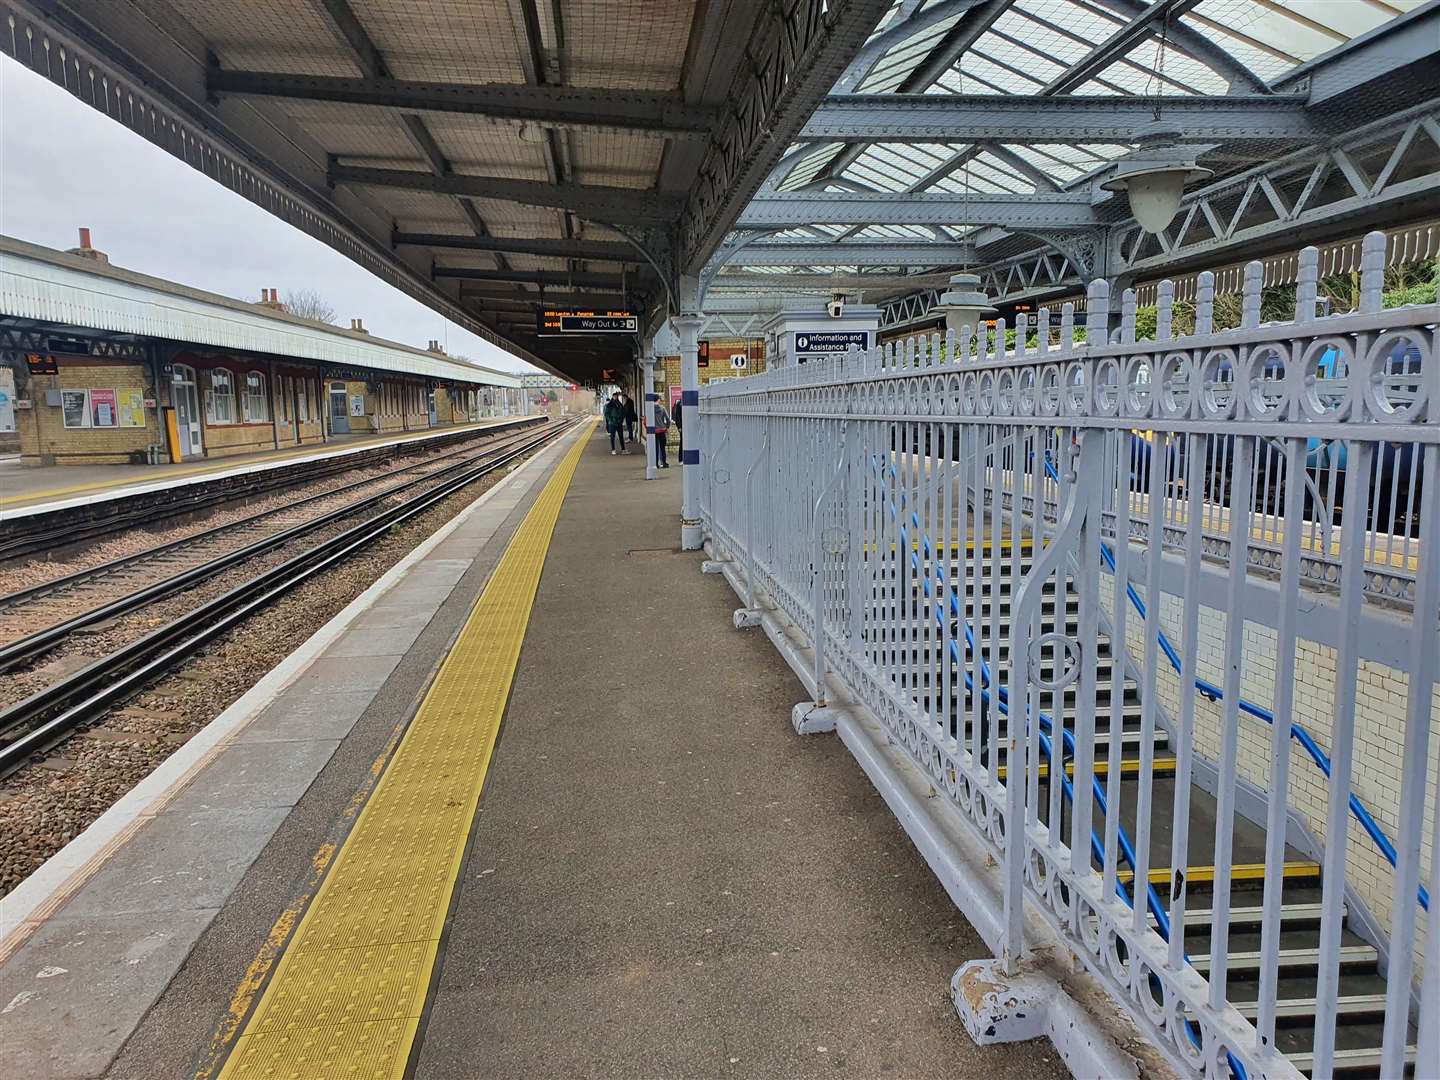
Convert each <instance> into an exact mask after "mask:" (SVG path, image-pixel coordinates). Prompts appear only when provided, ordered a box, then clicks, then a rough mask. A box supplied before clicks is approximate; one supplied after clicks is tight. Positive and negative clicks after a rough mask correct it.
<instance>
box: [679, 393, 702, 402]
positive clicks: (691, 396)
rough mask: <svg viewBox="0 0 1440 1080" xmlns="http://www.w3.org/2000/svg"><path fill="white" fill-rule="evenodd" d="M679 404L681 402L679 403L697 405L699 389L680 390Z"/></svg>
mask: <svg viewBox="0 0 1440 1080" xmlns="http://www.w3.org/2000/svg"><path fill="white" fill-rule="evenodd" d="M680 404H681V405H699V404H700V391H699V390H681V391H680Z"/></svg>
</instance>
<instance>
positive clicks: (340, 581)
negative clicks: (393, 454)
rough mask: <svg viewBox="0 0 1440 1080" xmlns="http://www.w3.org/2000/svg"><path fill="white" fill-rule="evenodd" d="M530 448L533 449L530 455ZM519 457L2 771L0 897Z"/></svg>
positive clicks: (510, 468) (465, 505)
mask: <svg viewBox="0 0 1440 1080" xmlns="http://www.w3.org/2000/svg"><path fill="white" fill-rule="evenodd" d="M531 456H533V451H532V453H531V454H527V455H526V457H525V459H523V460H528V459H529V457H531ZM522 463H523V461H521V462H515V463H513V464H512V465H511V466H509V467H507V468H506V469H503V470H501V471H499V472H497V473H492V474H490V475H489V476H486V477H484V478H482V479H481V480H478V481H476V482H475V483H473V484H471V485H470V486H469V487H467V488H465V489H464V491H463V492H461V493H459V494H457V495H456V496H455V497H452V498H450V499H447V500H446V501H445V502H444V503H442V504H441V505H440V506H437V507H435V508H434V509H432V510H429V511H427V512H426V513H424V514H421V515H420V516H419V517H417V518H414V519H412V520H411V521H409V522H406V523H405V524H404V525H403V526H401V527H399V528H397V529H395V530H394V531H393V532H391V533H390V534H389V535H387V536H386V537H385V538H384V539H382V540H380V541H378V542H376V543H375V544H374V546H372V547H371V548H369V549H368V550H367V551H365V552H363V553H361V554H359V555H357V556H355V557H354V558H352V559H349V560H346V562H345V563H344V564H343V565H341V566H339V567H336V568H335V569H333V570H330V571H328V572H326V573H324V574H322V575H320V576H319V577H318V578H314V579H312V580H310V581H308V582H306V583H305V584H304V585H302V586H301V587H300V588H298V589H296V590H295V591H294V592H292V593H291V594H290V595H289V596H287V597H286V598H285V599H283V600H281V601H279V602H278V603H276V604H275V605H274V606H272V607H270V608H268V609H266V610H265V611H263V612H261V613H260V614H258V615H256V616H255V617H254V618H252V619H249V620H247V621H246V622H245V623H244V624H243V625H242V626H240V627H239V628H237V629H236V630H234V631H233V632H232V633H230V634H228V635H226V636H225V637H223V638H221V639H220V640H219V641H216V642H214V643H212V644H211V645H210V646H209V647H208V648H206V649H205V650H204V651H203V652H201V653H200V654H199V655H198V656H196V657H195V658H194V659H193V660H192V661H191V662H190V663H189V664H188V665H187V666H186V667H185V668H183V669H182V670H180V671H178V672H175V673H173V674H171V675H169V676H167V677H166V678H164V679H162V680H161V681H160V682H158V683H157V684H155V686H153V687H152V688H151V689H149V690H147V691H145V692H144V693H143V694H141V695H140V696H139V697H137V698H135V699H133V700H132V701H130V702H129V703H128V704H127V705H125V706H123V707H121V708H118V709H116V710H113V711H112V712H111V713H110V714H109V715H108V716H106V717H104V718H103V719H101V720H99V721H96V722H95V723H94V724H92V725H90V726H89V727H88V728H86V729H84V730H83V731H81V732H80V733H78V734H77V735H76V736H75V737H73V738H71V739H70V740H69V741H68V742H66V743H64V744H62V745H61V746H59V747H57V748H56V749H55V750H53V751H51V754H50V756H49V757H47V758H45V759H43V760H41V761H37V762H32V763H30V764H28V765H26V766H25V767H23V768H21V769H19V770H18V771H16V772H15V773H13V774H12V775H11V776H9V777H7V778H6V779H4V780H0V897H3V896H5V895H6V894H7V893H9V892H10V890H11V889H13V888H15V886H16V885H18V884H19V883H20V882H21V881H23V880H24V879H25V878H26V877H27V876H28V875H29V874H30V873H31V872H33V871H34V870H35V869H36V868H37V867H38V866H40V864H41V863H43V862H44V861H45V860H46V859H48V858H49V857H50V856H51V855H53V854H55V852H57V851H59V850H60V848H62V847H64V846H65V844H67V843H69V842H70V840H72V839H74V837H76V836H77V835H79V834H80V833H81V832H82V831H83V830H84V829H85V828H86V827H87V826H88V825H90V823H91V822H93V821H94V820H95V819H96V818H97V817H99V816H100V815H101V814H102V813H104V812H105V811H106V810H108V809H109V808H110V806H111V805H112V804H113V803H115V801H116V800H117V799H119V798H120V797H121V796H122V795H124V794H125V792H127V791H129V790H130V788H132V787H134V786H135V784H137V783H138V782H139V781H140V780H141V779H143V778H144V777H145V776H146V775H147V774H148V773H150V772H151V770H153V769H154V768H155V767H156V766H157V765H159V764H160V763H161V762H162V761H164V760H165V759H166V758H167V757H169V756H170V754H172V753H173V752H174V751H175V750H176V749H177V748H178V747H180V746H183V745H184V744H185V743H186V741H188V740H189V738H190V736H192V735H194V734H195V733H196V732H197V731H199V730H200V729H201V728H203V727H204V726H205V725H206V724H208V723H209V722H210V721H211V720H213V719H214V718H215V717H216V716H218V715H220V713H221V712H223V711H224V710H225V709H226V708H227V707H228V706H229V705H230V704H231V703H232V702H234V701H235V700H236V699H237V698H239V697H240V696H241V695H242V694H244V693H245V692H246V691H247V690H249V689H250V688H251V687H252V686H254V685H255V683H256V682H258V681H259V680H260V678H261V677H262V676H263V675H265V673H266V672H268V671H269V670H270V669H271V668H273V667H274V666H275V665H276V664H278V663H279V662H280V661H281V660H283V659H284V658H285V657H286V656H288V655H289V654H290V653H292V652H294V651H295V649H297V648H298V647H299V646H300V645H301V644H302V643H303V642H304V641H305V640H306V638H308V637H309V636H310V635H311V634H312V633H313V632H314V631H315V630H316V629H317V628H319V627H320V626H322V625H323V624H324V623H325V622H327V621H328V620H329V619H330V618H332V617H333V616H334V615H335V614H336V613H337V612H339V611H340V610H341V609H342V608H344V607H345V605H346V604H348V603H349V602H350V601H351V600H353V599H355V597H356V596H358V595H360V593H362V592H364V591H365V590H366V589H367V588H369V587H370V585H371V583H373V582H374V581H375V580H376V579H377V578H379V577H380V576H381V575H382V574H384V573H385V571H386V570H388V569H389V568H390V567H392V566H393V565H395V563H397V562H398V561H399V560H400V559H401V558H403V557H404V556H405V555H406V554H407V553H408V552H410V551H411V550H412V549H413V548H414V547H415V546H416V545H417V544H419V543H420V542H421V541H422V540H423V539H424V538H425V537H427V536H428V535H430V534H431V533H432V532H434V531H435V530H436V529H438V528H439V527H440V526H441V525H443V524H445V522H447V521H449V520H450V519H451V518H453V517H454V516H455V515H456V514H458V513H460V511H462V510H463V509H465V507H467V506H469V505H470V504H471V503H472V502H474V501H475V499H477V498H479V496H480V495H482V494H483V493H484V492H485V491H487V490H488V489H489V488H491V487H493V486H494V485H495V484H496V483H498V482H499V481H500V480H502V479H503V478H504V477H505V476H506V475H508V474H509V473H510V472H511V471H513V469H514V468H515V467H516V466H517V465H519V464H522ZM190 603H193V598H192V599H191V601H190ZM157 625H158V623H157ZM7 696H8V694H7Z"/></svg>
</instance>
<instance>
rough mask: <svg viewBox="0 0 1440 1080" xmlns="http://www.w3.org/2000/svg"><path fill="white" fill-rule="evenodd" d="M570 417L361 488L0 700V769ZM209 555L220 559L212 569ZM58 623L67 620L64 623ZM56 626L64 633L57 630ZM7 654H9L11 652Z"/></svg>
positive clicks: (151, 592) (22, 645)
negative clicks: (251, 564) (222, 584)
mask: <svg viewBox="0 0 1440 1080" xmlns="http://www.w3.org/2000/svg"><path fill="white" fill-rule="evenodd" d="M573 426H574V422H568V423H559V424H554V425H547V426H546V427H545V428H544V429H543V430H539V431H534V430H532V431H526V432H523V433H521V434H519V435H518V436H515V437H512V438H509V439H507V440H505V442H504V445H503V446H498V445H495V444H491V445H489V446H488V447H487V448H486V450H485V451H483V452H482V453H480V454H477V455H475V456H474V457H473V458H470V459H467V460H465V461H462V462H459V463H456V464H455V465H452V466H449V467H447V468H445V469H443V470H441V472H440V473H436V474H431V475H428V476H425V477H423V478H420V479H419V480H415V481H410V482H407V483H406V484H404V485H402V486H401V488H398V489H397V488H392V489H390V490H388V491H386V492H383V493H380V494H379V495H376V496H371V497H367V499H366V500H364V503H365V506H367V507H377V509H376V512H375V513H373V514H370V515H368V516H366V517H365V518H364V519H363V520H361V521H358V522H355V523H353V524H350V525H347V526H346V527H345V528H343V529H342V530H341V531H339V532H335V533H330V534H328V535H326V536H324V537H323V538H320V539H318V540H316V542H314V543H311V544H309V545H308V546H305V547H303V549H302V550H300V551H298V552H296V553H295V554H292V555H289V556H288V557H286V558H285V559H284V560H283V561H282V562H280V563H278V564H276V565H274V566H271V567H269V568H268V569H265V570H262V571H261V572H259V573H257V574H255V575H253V576H252V577H250V578H248V579H247V580H245V581H244V582H242V583H240V584H239V585H236V586H235V587H233V588H230V589H228V590H226V591H225V592H224V593H222V594H220V595H218V596H215V597H212V598H211V599H209V600H206V601H204V602H202V603H200V604H199V605H197V606H196V607H194V608H191V609H190V610H188V611H186V612H185V613H184V614H182V615H180V616H178V617H176V618H174V619H171V620H170V621H169V622H166V623H165V624H164V625H161V626H159V627H157V628H156V629H154V630H151V631H149V632H148V633H146V634H144V635H143V636H141V637H139V638H137V639H135V640H133V641H130V642H127V643H125V644H124V645H121V646H120V647H118V648H116V649H114V650H112V651H111V652H109V653H107V654H106V655H104V656H101V657H98V658H96V659H95V660H93V661H91V662H89V663H87V664H85V665H84V666H83V667H81V668H79V669H78V670H75V671H72V672H70V673H69V674H66V675H64V676H62V677H61V678H59V679H57V680H56V681H54V682H52V683H50V684H49V685H47V686H45V687H44V688H42V689H40V690H38V691H36V692H35V693H32V694H31V695H30V696H28V697H26V698H25V699H23V700H21V701H18V702H15V703H14V704H12V705H10V706H8V707H6V708H3V709H0V777H3V776H7V775H9V774H10V773H11V772H13V771H14V770H15V769H17V768H18V767H19V766H20V765H22V764H23V763H24V762H25V761H26V760H28V759H29V758H30V757H31V755H33V754H37V753H41V752H43V751H46V750H49V749H52V748H53V747H55V746H56V745H58V744H59V743H61V742H63V741H64V740H65V739H66V738H67V737H68V736H69V735H70V734H71V733H72V732H73V731H75V730H76V729H77V728H78V727H80V726H82V725H84V724H86V723H87V722H89V721H91V720H93V719H96V718H98V717H99V716H102V715H104V713H105V712H107V711H108V710H109V709H110V708H111V707H112V706H114V705H115V704H117V703H119V702H121V701H123V700H125V699H126V698H128V697H130V696H132V695H133V694H135V693H136V692H138V691H139V690H141V689H143V688H144V687H145V686H147V685H148V684H150V683H152V682H154V681H155V680H156V679H158V678H159V677H161V676H162V675H165V674H167V673H169V672H171V671H174V670H175V669H177V668H179V667H181V666H183V665H184V664H185V663H186V662H187V661H188V660H189V659H190V658H191V657H193V656H194V655H195V654H196V653H197V652H198V651H200V650H201V649H203V648H204V647H205V646H206V645H208V644H209V643H210V642H212V641H214V640H215V639H216V638H218V637H220V636H222V635H224V634H225V633H227V632H228V631H230V630H231V629H233V628H234V627H236V626H237V625H239V624H240V623H242V622H244V620H245V619H247V618H248V617H249V616H250V615H252V614H254V613H255V612H257V611H260V610H262V609H264V608H265V607H268V606H269V605H270V604H272V603H274V602H275V601H276V600H278V599H280V598H281V597H283V596H284V595H286V594H287V593H288V592H290V591H292V590H293V589H295V588H296V587H298V586H300V585H301V584H303V583H305V582H306V581H309V580H310V579H312V578H313V577H315V576H316V575H318V574H321V573H323V572H324V571H326V570H329V569H331V568H333V567H335V566H336V565H338V564H340V563H342V562H343V561H344V560H345V559H347V558H349V557H350V556H352V555H354V554H355V553H357V552H359V551H362V550H363V549H365V548H366V547H368V546H369V545H370V544H372V543H374V542H375V541H377V540H379V539H380V538H382V537H383V536H384V535H385V534H386V533H388V532H389V531H390V530H391V529H393V528H395V527H397V526H398V525H401V524H402V523H404V522H405V521H408V520H409V519H411V518H413V517H415V516H417V515H419V514H422V513H424V512H425V511H427V510H430V509H431V508H433V507H435V506H437V505H438V504H440V503H441V502H443V501H444V500H446V499H448V498H449V497H450V496H451V495H453V494H455V493H456V492H458V491H460V490H462V489H463V488H465V487H467V486H468V485H470V484H472V483H474V482H476V481H477V480H479V479H481V478H482V477H484V476H487V475H489V474H491V473H493V472H496V471H497V470H499V469H502V468H504V467H505V466H506V465H508V464H510V463H512V462H514V461H515V460H517V459H518V458H520V457H523V456H524V455H526V454H528V453H531V452H532V451H534V450H537V449H539V448H540V447H541V446H543V445H545V444H547V443H549V442H551V441H552V440H554V439H555V438H558V437H559V436H560V435H562V434H564V433H565V432H567V431H569V430H571V429H572V428H573ZM437 481H438V482H437ZM415 487H423V488H424V490H419V491H412V490H410V489H412V488H415ZM402 490H403V491H404V492H405V496H404V498H402V499H401V501H399V502H397V503H394V504H393V505H388V506H381V505H379V504H381V503H382V502H384V501H388V500H392V499H394V498H395V496H396V495H397V494H400V493H401V491H402ZM355 512H357V510H356V509H355V508H354V507H351V508H347V513H346V514H344V515H338V514H337V515H335V516H332V515H329V514H327V515H323V516H324V517H325V518H326V521H325V524H331V523H333V521H334V520H335V518H336V517H338V516H348V515H349V514H353V513H355ZM318 522H319V519H317V520H316V521H314V522H310V523H307V526H308V527H307V529H306V531H307V532H312V533H313V532H315V531H317V530H320V529H321V525H320V524H319V523H318ZM297 535H300V534H297ZM295 538H296V536H287V537H286V539H285V540H284V541H278V540H275V541H274V542H269V541H264V542H263V543H266V544H267V546H266V548H265V550H266V551H271V550H273V549H274V548H275V547H277V546H278V544H279V543H282V542H289V541H291V540H294V539H295ZM271 540H274V538H273V537H272V538H271ZM251 546H252V547H253V546H254V545H251ZM239 554H240V553H239V552H231V553H229V554H227V555H222V556H220V557H219V558H218V559H215V560H211V562H210V563H206V564H202V565H201V566H198V567H192V568H190V569H187V570H186V571H184V572H182V574H179V575H176V578H177V579H181V578H183V579H184V580H183V581H181V582H180V583H179V584H176V583H174V580H166V581H162V582H159V583H156V585H154V586H150V587H147V588H146V589H142V590H139V591H137V592H136V593H134V594H132V595H131V596H128V597H124V598H121V600H120V601H116V602H115V603H116V604H125V605H126V607H125V611H127V612H128V611H135V610H138V609H139V608H142V607H144V606H146V605H148V604H151V603H154V602H156V601H157V600H158V599H159V598H160V597H161V596H168V595H171V594H173V593H175V592H177V591H179V590H180V589H184V588H187V587H192V586H193V584H194V583H195V582H196V581H198V580H201V579H202V578H203V577H213V576H214V575H215V574H216V573H219V572H220V571H221V570H224V569H229V568H230V567H233V566H235V565H238V564H239V563H240V562H243V561H244V559H243V558H237V556H238V555H239ZM255 554H257V553H256V552H250V553H249V554H248V555H246V556H244V558H251V557H254V555H255ZM214 563H223V564H224V565H223V566H221V567H219V568H218V569H216V568H214V565H213V564H214ZM112 607H113V605H105V606H103V607H102V608H98V609H95V611H92V612H88V613H86V614H85V615H83V616H80V617H78V619H71V620H67V621H66V622H63V623H59V624H56V625H55V626H52V627H49V628H47V629H46V630H45V631H42V632H41V635H43V636H44V638H45V639H46V640H48V641H49V644H45V645H43V646H41V645H40V644H38V643H35V642H31V643H28V644H27V639H20V640H18V641H15V642H12V643H11V644H10V646H7V648H8V649H11V650H12V652H13V654H14V655H15V656H16V657H22V656H33V655H36V654H37V653H38V652H39V651H43V650H44V649H47V648H53V647H54V645H55V644H57V643H58V642H59V641H61V640H63V639H64V637H65V636H67V635H68V634H69V633H73V632H74V630H76V629H78V628H79V625H77V622H78V621H79V620H83V621H84V623H85V624H87V625H88V624H89V623H91V622H98V621H101V620H104V619H109V618H113V617H115V615H116V614H119V613H120V612H119V611H116V610H111V608H112ZM67 627H68V629H65V628H67ZM62 629H64V633H61V632H60V631H61V630H62ZM32 636H35V637H39V636H40V635H32ZM10 662H11V663H12V664H13V663H18V659H16V660H11V661H10Z"/></svg>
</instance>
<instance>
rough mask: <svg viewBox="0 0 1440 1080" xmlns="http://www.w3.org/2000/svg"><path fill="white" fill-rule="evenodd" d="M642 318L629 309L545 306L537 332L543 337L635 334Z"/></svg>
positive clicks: (540, 315) (539, 319)
mask: <svg viewBox="0 0 1440 1080" xmlns="http://www.w3.org/2000/svg"><path fill="white" fill-rule="evenodd" d="M639 330H640V318H639V316H638V315H635V314H634V313H633V312H629V311H577V310H572V309H568V308H566V309H561V308H545V309H543V310H542V311H541V312H540V314H539V318H538V326H537V332H538V333H539V335H540V336H541V337H560V336H562V335H565V334H635V333H638V332H639Z"/></svg>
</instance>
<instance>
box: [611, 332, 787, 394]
mask: <svg viewBox="0 0 1440 1080" xmlns="http://www.w3.org/2000/svg"><path fill="white" fill-rule="evenodd" d="M745 344H746V342H745V339H744V338H741V339H738V340H721V339H718V338H717V339H713V340H711V342H710V366H709V367H702V368H701V369H700V385H701V386H705V385H708V384H709V383H711V382H714V381H717V380H720V379H735V378H743V377H744V376H746V375H759V374H760V373H761V372H762V371H764V370H765V347H764V345H763V343H761V342H759V341H756V342H755V343H754V344H753V345H752V346H751V354H752V355H751V358H750V366H749V367H748V368H745V369H744V370H742V371H737V370H736V369H735V368H732V367H731V366H730V356H731V354H732V353H743V352H744V351H745ZM661 359H662V360H663V361H664V363H663V365H662V368H661V370H662V371H663V382H662V381H661V380H660V379H659V378H657V380H656V383H657V385H656V388H655V392H656V393H657V394H659V395H660V400H661V401H663V402H664V403H665V406H666V408H669V406H670V388H671V387H672V386H679V385H680V357H678V356H666V357H662V358H661ZM637 400H638V399H637Z"/></svg>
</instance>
